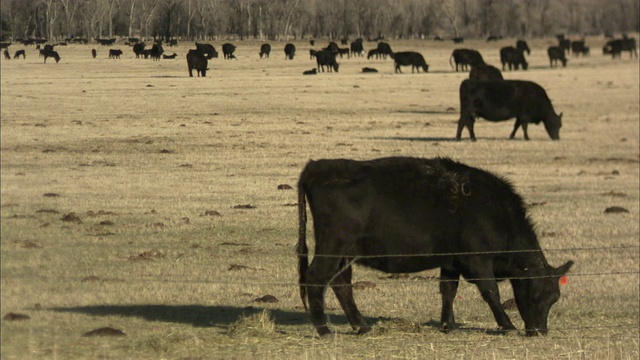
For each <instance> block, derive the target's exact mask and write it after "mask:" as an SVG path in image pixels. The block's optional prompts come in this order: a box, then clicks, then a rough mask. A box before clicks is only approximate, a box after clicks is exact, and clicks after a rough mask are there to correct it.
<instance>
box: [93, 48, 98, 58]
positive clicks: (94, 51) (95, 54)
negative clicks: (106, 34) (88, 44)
mask: <svg viewBox="0 0 640 360" xmlns="http://www.w3.org/2000/svg"><path fill="white" fill-rule="evenodd" d="M96 56H98V52H97V51H96V49H91V57H92V58H94V59H95V58H96Z"/></svg>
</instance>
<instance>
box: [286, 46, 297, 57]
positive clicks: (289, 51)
mask: <svg viewBox="0 0 640 360" xmlns="http://www.w3.org/2000/svg"><path fill="white" fill-rule="evenodd" d="M294 56H296V46H295V45H293V44H292V43H288V44H287V45H285V46H284V59H285V60H287V59H289V60H293V57H294Z"/></svg>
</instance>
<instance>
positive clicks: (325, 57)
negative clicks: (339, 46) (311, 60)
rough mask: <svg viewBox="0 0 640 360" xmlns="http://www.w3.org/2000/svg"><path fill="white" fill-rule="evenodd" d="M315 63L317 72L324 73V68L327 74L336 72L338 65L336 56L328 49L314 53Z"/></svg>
mask: <svg viewBox="0 0 640 360" xmlns="http://www.w3.org/2000/svg"><path fill="white" fill-rule="evenodd" d="M316 63H317V64H318V71H322V72H324V67H325V66H326V67H327V69H328V71H329V72H333V71H334V70H335V72H338V68H339V67H340V64H338V63H337V62H336V54H334V53H333V52H332V51H331V50H329V49H324V50H320V51H318V52H317V53H316Z"/></svg>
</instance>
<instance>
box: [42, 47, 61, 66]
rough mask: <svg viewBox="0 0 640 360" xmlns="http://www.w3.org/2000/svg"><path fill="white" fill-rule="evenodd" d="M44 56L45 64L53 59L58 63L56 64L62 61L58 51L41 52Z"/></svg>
mask: <svg viewBox="0 0 640 360" xmlns="http://www.w3.org/2000/svg"><path fill="white" fill-rule="evenodd" d="M40 52H41V54H42V56H44V63H45V64H46V63H47V59H48V58H53V60H55V61H56V64H57V63H58V62H59V61H60V59H61V58H60V55H58V52H57V51H53V50H40Z"/></svg>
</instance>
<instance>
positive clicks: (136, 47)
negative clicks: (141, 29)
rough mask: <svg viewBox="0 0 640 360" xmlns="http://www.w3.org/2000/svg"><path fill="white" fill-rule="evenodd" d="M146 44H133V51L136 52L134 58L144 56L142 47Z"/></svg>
mask: <svg viewBox="0 0 640 360" xmlns="http://www.w3.org/2000/svg"><path fill="white" fill-rule="evenodd" d="M145 46H146V44H145V43H143V42H139V43H136V44H134V45H133V53H134V54H136V59H139V58H141V57H144V48H145Z"/></svg>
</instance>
